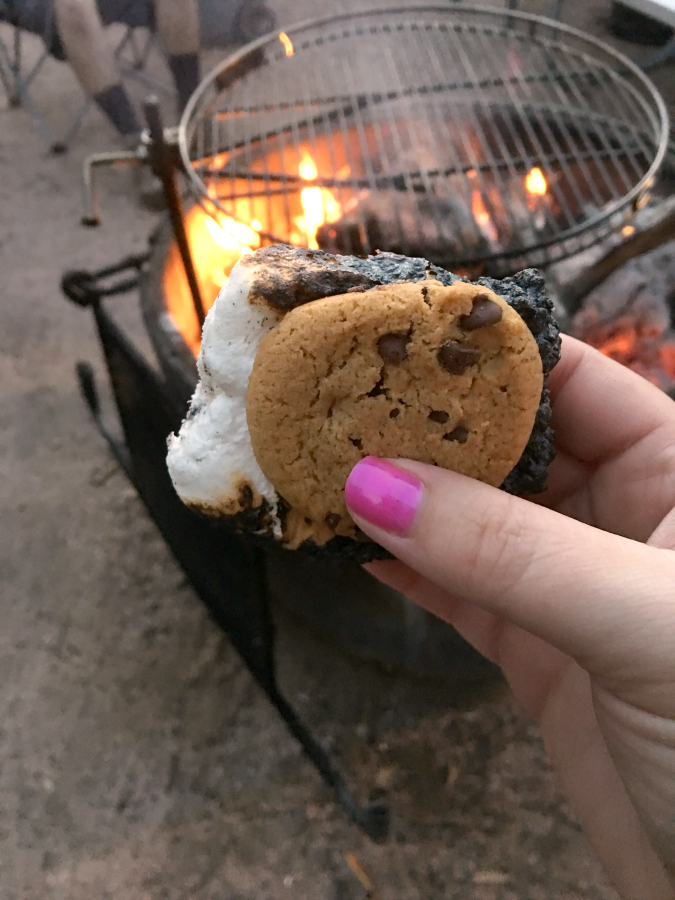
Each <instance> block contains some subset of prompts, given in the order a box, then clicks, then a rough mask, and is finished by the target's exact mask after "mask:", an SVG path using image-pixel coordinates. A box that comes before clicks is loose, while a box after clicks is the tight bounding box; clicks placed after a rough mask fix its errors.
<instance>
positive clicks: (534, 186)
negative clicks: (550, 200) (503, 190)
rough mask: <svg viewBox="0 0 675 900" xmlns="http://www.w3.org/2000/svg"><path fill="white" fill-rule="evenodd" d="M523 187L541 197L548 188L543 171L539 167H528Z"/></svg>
mask: <svg viewBox="0 0 675 900" xmlns="http://www.w3.org/2000/svg"><path fill="white" fill-rule="evenodd" d="M525 187H526V188H527V191H528V193H530V194H534V195H535V196H537V197H543V196H544V194H545V193H546V191H547V190H548V182H547V181H546V178H545V177H544V173H543V172H542V171H541V169H539V168H537V167H536V166H535V168H534V169H530V171H529V172H528V174H527V177H526V178H525Z"/></svg>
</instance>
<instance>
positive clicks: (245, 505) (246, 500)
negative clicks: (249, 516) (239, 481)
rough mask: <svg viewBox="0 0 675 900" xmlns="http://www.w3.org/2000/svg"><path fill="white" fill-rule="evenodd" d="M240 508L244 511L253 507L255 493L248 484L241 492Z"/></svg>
mask: <svg viewBox="0 0 675 900" xmlns="http://www.w3.org/2000/svg"><path fill="white" fill-rule="evenodd" d="M239 506H241V508H242V509H250V508H251V507H252V506H253V491H252V490H251V487H250V485H248V484H245V485H244V486H243V487H242V489H241V490H240V491H239Z"/></svg>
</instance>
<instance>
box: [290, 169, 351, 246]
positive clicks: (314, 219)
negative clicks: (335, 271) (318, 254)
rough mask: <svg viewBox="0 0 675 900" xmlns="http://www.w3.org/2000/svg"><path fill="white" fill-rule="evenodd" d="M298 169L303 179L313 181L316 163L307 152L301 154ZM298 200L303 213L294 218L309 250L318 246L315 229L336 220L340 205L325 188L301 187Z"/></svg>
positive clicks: (315, 174)
mask: <svg viewBox="0 0 675 900" xmlns="http://www.w3.org/2000/svg"><path fill="white" fill-rule="evenodd" d="M298 171H299V173H300V177H301V178H302V179H303V180H304V181H313V180H314V179H315V178H316V177H317V175H318V171H317V168H316V165H315V164H314V160H313V159H312V157H311V156H310V155H309V154H308V153H305V155H304V156H303V158H302V161H301V162H300V166H299V168H298ZM300 200H301V203H302V210H303V213H304V215H302V216H299V217H298V218H297V219H296V225H297V226H298V228H299V229H300V231H302V232H304V234H305V236H306V240H307V246H308V247H309V248H310V250H316V249H317V248H318V246H319V244H318V243H317V240H316V233H317V231H318V230H319V228H320V227H321V226H322V225H325V224H330V223H331V222H336V221H337V220H338V219H339V218H340V216H341V215H342V206H341V204H340V203H338V201H337V200H336V199H335V197H334V196H333V194H332V193H331V192H330V191H329V190H327V189H326V188H318V187H307V188H303V189H302V191H301V192H300Z"/></svg>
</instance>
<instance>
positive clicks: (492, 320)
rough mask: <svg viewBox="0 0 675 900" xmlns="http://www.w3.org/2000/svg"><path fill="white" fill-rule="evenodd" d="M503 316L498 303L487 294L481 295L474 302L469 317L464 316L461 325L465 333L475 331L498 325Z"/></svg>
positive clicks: (460, 321)
mask: <svg viewBox="0 0 675 900" xmlns="http://www.w3.org/2000/svg"><path fill="white" fill-rule="evenodd" d="M502 316H503V310H502V308H501V306H500V305H499V304H498V303H495V302H494V300H490V298H489V297H488V295H487V294H479V295H478V296H477V297H476V299H475V300H474V301H473V307H472V308H471V312H470V313H469V315H468V316H462V318H461V319H460V320H459V324H460V327H461V328H463V329H464V331H475V330H476V329H477V328H487V326H488V325H496V324H497V322H501V320H502Z"/></svg>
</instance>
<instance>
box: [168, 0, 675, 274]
mask: <svg viewBox="0 0 675 900" xmlns="http://www.w3.org/2000/svg"><path fill="white" fill-rule="evenodd" d="M667 135H668V118H667V113H666V109H665V106H664V104H663V101H662V100H661V98H660V96H659V94H658V93H657V91H656V90H655V88H654V87H653V86H652V84H651V82H650V81H649V80H648V79H647V78H646V77H645V76H644V74H643V73H642V72H641V71H640V70H639V69H638V68H636V67H635V66H634V65H633V64H632V63H631V62H630V61H629V60H627V59H626V58H624V57H623V56H621V55H620V54H618V53H616V52H614V51H613V50H612V49H611V48H609V47H607V46H605V45H603V44H602V43H600V42H598V41H595V40H592V39H590V38H588V37H586V36H585V35H583V34H581V33H580V32H577V31H575V30H573V29H571V28H568V27H566V26H563V25H560V24H559V23H557V22H553V21H551V20H547V19H542V18H540V17H536V16H532V15H527V14H524V13H516V12H510V11H504V10H497V9H488V8H477V7H465V6H461V7H453V8H447V7H408V8H396V9H389V10H382V9H379V10H373V11H366V12H361V13H353V14H346V15H341V16H335V17H332V18H330V19H322V20H317V21H312V22H305V23H302V24H299V25H297V26H295V27H294V28H291V29H289V30H288V33H287V34H281V35H279V34H274V35H270V36H267V37H266V38H263V39H261V40H259V41H257V42H255V43H254V44H250V45H249V46H248V47H246V48H244V49H243V50H242V51H240V52H239V53H238V54H236V55H235V56H233V57H231V58H230V59H229V60H227V61H226V62H225V63H224V64H223V65H222V66H221V67H219V68H218V69H217V70H216V71H214V72H213V73H212V74H211V75H210V76H209V77H208V78H207V79H206V80H205V81H204V82H203V84H202V85H201V87H200V89H199V90H198V91H197V93H196V94H195V95H194V96H193V98H192V100H191V102H190V104H189V106H188V108H187V110H186V112H185V115H184V117H183V121H182V123H181V128H180V144H181V154H182V156H183V162H184V165H185V167H186V170H187V171H188V174H189V180H190V184H191V187H192V190H193V192H194V193H195V196H196V197H197V199H198V200H199V202H200V203H202V205H204V206H205V208H206V209H207V210H208V211H209V212H210V213H211V214H212V215H213V216H214V218H216V220H219V221H220V222H221V223H222V221H223V217H224V216H227V217H231V218H232V219H234V220H236V221H237V222H243V223H246V224H247V225H249V226H252V228H253V229H254V230H255V232H256V233H257V234H259V235H260V237H259V238H258V237H257V236H256V240H259V241H260V242H262V243H276V242H287V243H294V244H299V245H304V246H320V247H322V248H324V249H328V250H332V251H335V252H347V253H359V254H367V253H372V252H374V251H375V250H376V249H386V250H394V251H397V252H402V253H406V254H409V255H423V256H426V257H428V258H429V259H432V260H433V261H434V262H436V263H438V264H439V265H444V266H450V267H452V266H454V267H458V266H464V267H468V268H472V269H479V270H483V271H488V272H492V273H494V274H506V273H508V272H510V271H515V270H516V269H518V268H522V267H523V266H525V265H546V264H548V263H550V262H552V261H554V260H556V259H560V258H562V257H564V256H567V255H570V254H571V253H575V252H578V251H580V250H582V249H584V248H585V247H588V246H589V245H590V244H592V243H594V242H595V241H597V240H599V239H601V238H602V237H604V236H605V235H606V234H608V233H609V232H610V231H613V230H615V229H617V228H618V227H620V226H621V225H622V224H624V223H625V222H626V221H627V220H628V219H629V218H630V216H631V215H632V213H633V212H634V210H635V208H636V207H637V206H638V205H640V204H641V203H643V202H644V200H645V196H646V194H647V192H648V191H649V188H650V187H651V185H652V184H653V181H654V177H655V175H656V173H657V171H658V169H659V167H660V165H661V163H662V161H663V157H664V154H665V152H666V147H667Z"/></svg>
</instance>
